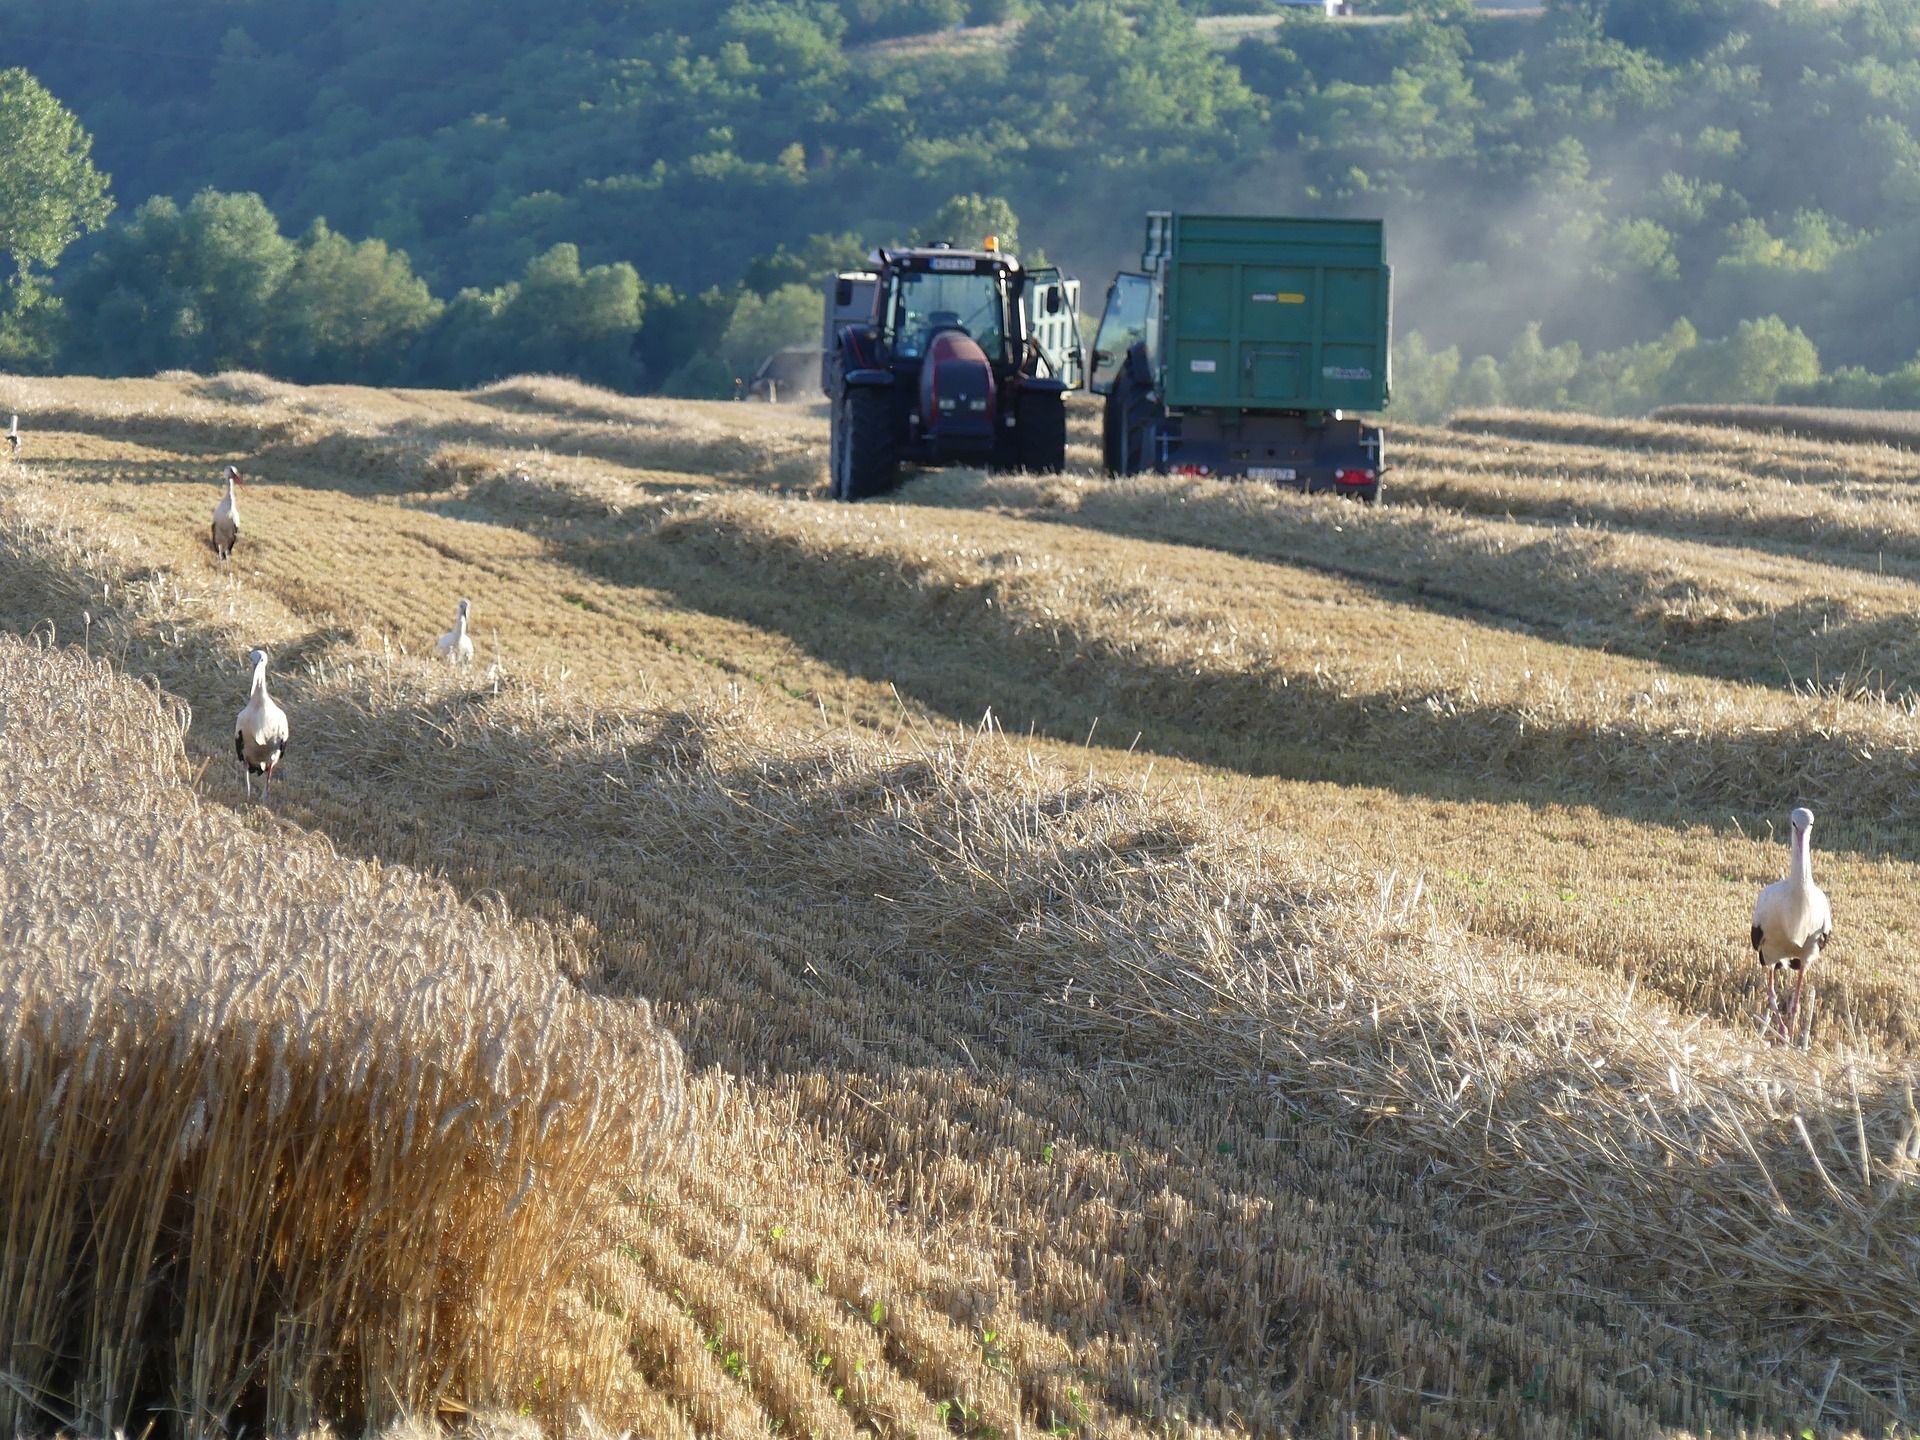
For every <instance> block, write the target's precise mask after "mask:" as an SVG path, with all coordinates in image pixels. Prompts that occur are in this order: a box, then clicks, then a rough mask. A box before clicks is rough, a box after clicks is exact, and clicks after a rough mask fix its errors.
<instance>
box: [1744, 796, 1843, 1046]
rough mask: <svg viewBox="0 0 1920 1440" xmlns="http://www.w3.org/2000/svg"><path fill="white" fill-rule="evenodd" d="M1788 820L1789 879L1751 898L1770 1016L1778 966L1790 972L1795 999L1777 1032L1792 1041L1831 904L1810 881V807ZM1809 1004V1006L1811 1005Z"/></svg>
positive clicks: (1776, 1007) (1776, 1004)
mask: <svg viewBox="0 0 1920 1440" xmlns="http://www.w3.org/2000/svg"><path fill="white" fill-rule="evenodd" d="M1787 821H1788V823H1789V824H1791V825H1792V826H1793V840H1792V846H1793V849H1792V859H1791V861H1790V862H1789V864H1788V866H1787V878H1786V879H1784V880H1776V881H1774V882H1773V884H1771V885H1769V886H1767V887H1766V889H1764V890H1762V891H1761V892H1760V898H1759V899H1757V900H1755V901H1754V903H1753V948H1754V952H1755V953H1756V954H1757V955H1758V956H1759V957H1760V963H1761V964H1762V965H1763V966H1765V967H1766V971H1767V1014H1768V1015H1769V1017H1773V1016H1778V1015H1779V1013H1780V996H1779V992H1778V988H1777V985H1776V979H1777V977H1778V975H1779V973H1780V971H1781V970H1783V969H1787V970H1792V971H1793V972H1794V982H1793V1000H1792V1003H1791V1004H1789V1005H1788V1007H1787V1013H1786V1017H1785V1018H1784V1019H1783V1020H1781V1022H1780V1033H1781V1035H1782V1036H1783V1037H1784V1038H1785V1039H1787V1040H1792V1039H1793V1035H1794V1021H1795V1019H1796V1018H1797V1017H1798V1016H1799V1013H1800V992H1801V991H1802V990H1803V989H1805V987H1806V983H1807V970H1808V968H1809V967H1810V966H1811V965H1812V964H1813V962H1814V961H1815V960H1817V959H1818V958H1819V957H1820V947H1821V946H1822V945H1824V944H1826V943H1827V937H1828V936H1830V935H1831V934H1833V907H1832V906H1831V905H1829V904H1828V903H1827V896H1826V892H1825V891H1823V890H1822V889H1821V888H1820V887H1819V886H1818V885H1816V884H1814V883H1813V855H1812V843H1813V842H1812V834H1813V812H1812V811H1811V810H1809V809H1807V808H1806V806H1804V805H1803V806H1801V807H1800V808H1799V809H1797V810H1795V811H1794V812H1793V814H1791V815H1789V816H1788V817H1787ZM1808 1008H1809V1011H1811V1008H1812V1007H1811V1006H1809V1007H1808ZM1769 1024H1771V1019H1770V1020H1769ZM1809 1033H1811V1026H1809Z"/></svg>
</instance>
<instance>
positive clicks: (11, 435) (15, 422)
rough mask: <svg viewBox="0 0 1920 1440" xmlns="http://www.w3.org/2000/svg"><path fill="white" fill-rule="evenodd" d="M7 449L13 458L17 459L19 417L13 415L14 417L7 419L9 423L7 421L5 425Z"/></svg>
mask: <svg viewBox="0 0 1920 1440" xmlns="http://www.w3.org/2000/svg"><path fill="white" fill-rule="evenodd" d="M7 449H8V450H9V451H11V452H12V453H13V455H14V456H15V458H18V457H19V454H20V417H19V416H18V415H14V416H12V417H10V419H9V421H8V423H7Z"/></svg>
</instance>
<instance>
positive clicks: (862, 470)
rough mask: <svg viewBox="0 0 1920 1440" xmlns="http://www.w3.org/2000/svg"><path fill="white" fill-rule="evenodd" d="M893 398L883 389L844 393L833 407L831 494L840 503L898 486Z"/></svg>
mask: <svg viewBox="0 0 1920 1440" xmlns="http://www.w3.org/2000/svg"><path fill="white" fill-rule="evenodd" d="M892 400H893V397H892V396H891V395H889V394H888V393H887V392H886V391H885V390H883V389H879V388H867V387H861V388H858V389H850V390H846V391H843V392H842V393H841V396H840V399H839V401H838V402H837V403H836V404H835V405H834V407H833V422H832V431H831V435H830V442H831V443H830V444H829V447H828V450H829V454H828V465H827V469H828V491H829V493H830V494H831V495H832V496H833V498H834V499H836V500H865V499H867V498H868V497H869V496H872V495H880V494H884V493H885V492H886V491H888V490H891V489H892V488H893V487H894V485H895V484H896V483H897V481H898V478H899V473H900V456H899V452H898V450H897V449H896V448H895V445H894V435H893V430H894V424H893V405H892Z"/></svg>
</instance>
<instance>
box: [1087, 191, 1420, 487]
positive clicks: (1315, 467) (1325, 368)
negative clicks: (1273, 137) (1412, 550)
mask: <svg viewBox="0 0 1920 1440" xmlns="http://www.w3.org/2000/svg"><path fill="white" fill-rule="evenodd" d="M1391 308H1392V272H1391V270H1390V269H1389V268H1388V266H1387V264H1386V256H1385V243H1384V236H1383V230H1382V226H1381V223H1380V222H1379V221H1378V220H1338V219H1320V218H1304V219H1302V218H1287V217H1277V216H1253V215H1176V214H1171V213H1168V212H1164V211H1160V212H1154V213H1151V214H1149V215H1148V216H1147V236H1146V245H1145V247H1144V250H1143V253H1142V255H1141V267H1140V271H1139V272H1138V273H1135V272H1123V273H1122V274H1120V275H1117V276H1115V277H1114V282H1113V286H1112V287H1111V288H1110V289H1109V290H1108V292H1107V305H1106V311H1105V314H1104V315H1103V316H1102V317H1101V322H1100V330H1099V333H1098V335H1097V336H1096V337H1095V339H1094V357H1093V362H1094V363H1093V369H1092V373H1091V377H1090V379H1091V388H1092V389H1093V390H1094V391H1095V392H1096V393H1098V394H1102V395H1105V396H1106V397H1107V407H1106V425H1105V433H1104V443H1103V449H1104V451H1105V459H1106V463H1107V468H1108V469H1109V470H1110V471H1112V472H1113V473H1115V474H1122V475H1125V474H1134V473H1137V472H1139V471H1141V470H1146V469H1153V470H1157V471H1160V472H1163V473H1165V472H1186V473H1193V474H1203V475H1222V476H1245V477H1248V478H1251V479H1255V480H1268V481H1272V482H1275V483H1279V484H1288V485H1293V486H1296V487H1298V488H1300V489H1303V490H1338V491H1342V492H1344V493H1348V494H1353V495H1356V496H1358V497H1360V498H1362V499H1366V500H1373V499H1376V498H1377V497H1378V495H1379V491H1380V475H1381V472H1382V470H1383V468H1384V467H1383V465H1382V463H1381V454H1382V449H1381V437H1380V431H1379V428H1378V427H1377V426H1374V425H1371V424H1368V423H1366V422H1365V421H1364V420H1363V419H1361V418H1360V412H1377V411H1379V410H1381V409H1383V408H1385V406H1386V404H1387V401H1388V397H1389V374H1388V343H1389V338H1390V318H1391Z"/></svg>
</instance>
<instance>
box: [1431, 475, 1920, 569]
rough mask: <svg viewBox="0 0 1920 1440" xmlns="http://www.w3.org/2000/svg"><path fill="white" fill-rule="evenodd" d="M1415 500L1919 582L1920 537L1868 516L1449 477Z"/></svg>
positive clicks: (1469, 512) (1474, 513) (1445, 507)
mask: <svg viewBox="0 0 1920 1440" xmlns="http://www.w3.org/2000/svg"><path fill="white" fill-rule="evenodd" d="M1417 498H1418V500H1419V501H1420V502H1421V503H1424V504H1427V505H1431V506H1433V507H1435V508H1437V509H1441V510H1445V511H1448V512H1450V513H1453V514H1458V515H1472V516H1479V517H1483V518H1486V519H1490V520H1520V521H1526V522H1544V523H1546V524H1550V525H1556V526H1557V525H1567V524H1574V525H1587V526H1595V525H1601V526H1605V527H1606V528H1607V529H1609V530H1617V531H1625V532H1632V533H1638V534H1644V535H1647V536H1650V537H1652V538H1654V539H1658V540H1669V539H1673V538H1676V537H1680V538H1684V539H1685V540H1686V541H1687V542H1688V543H1690V544H1696V545H1712V546H1716V547H1718V548H1722V549H1727V550H1736V551H1742V552H1748V551H1753V552H1758V554H1759V555H1760V556H1761V557H1763V559H1764V557H1765V556H1768V555H1773V556H1778V557H1780V558H1781V559H1785V560H1797V561H1803V562H1806V563H1809V564H1815V565H1830V566H1833V567H1835V568H1836V569H1844V570H1858V571H1860V572H1861V573H1863V574H1872V575H1893V576H1899V577H1902V578H1905V579H1908V580H1920V537H1916V536H1914V535H1912V534H1902V533H1899V532H1893V531H1889V530H1888V529H1887V527H1886V526H1885V525H1884V524H1881V523H1877V522H1875V521H1874V520H1872V519H1868V518H1862V519H1860V520H1857V521H1855V520H1848V519H1844V518H1836V517H1834V516H1832V515H1827V516H1824V517H1822V519H1821V521H1820V523H1819V526H1818V528H1817V529H1810V527H1809V525H1808V522H1807V520H1806V518H1805V517H1804V516H1801V515H1796V514H1792V513H1789V512H1784V511H1762V510H1758V509H1741V510H1727V511H1721V512H1717V513H1713V512H1704V513H1703V512H1702V511H1701V510H1700V509H1698V508H1697V507H1694V506H1690V505H1686V504H1684V503H1682V504H1673V505H1662V504H1661V503H1660V502H1659V501H1658V500H1655V499H1652V498H1650V497H1649V496H1648V495H1647V494H1646V492H1645V491H1644V490H1638V491H1636V492H1635V493H1633V494H1631V495H1628V496H1626V497H1624V498H1622V499H1620V500H1611V499H1604V498H1595V496H1594V495H1593V494H1592V493H1591V492H1589V493H1588V494H1585V495H1582V496H1580V497H1579V498H1578V499H1568V500H1563V499H1559V498H1556V497H1551V496H1541V497H1529V496H1525V495H1518V494H1513V493H1510V492H1507V491H1504V490H1501V489H1499V488H1498V487H1493V486H1489V485H1488V484H1487V483H1486V482H1485V481H1482V480H1477V479H1476V480H1467V481H1453V480H1448V479H1445V478H1443V477H1433V476H1428V477H1423V478H1422V479H1420V480H1419V482H1418V493H1417Z"/></svg>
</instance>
